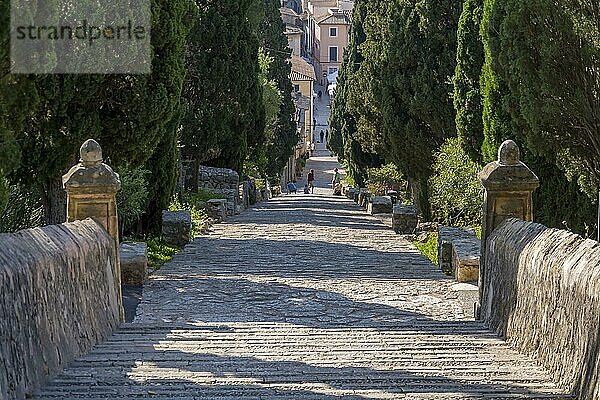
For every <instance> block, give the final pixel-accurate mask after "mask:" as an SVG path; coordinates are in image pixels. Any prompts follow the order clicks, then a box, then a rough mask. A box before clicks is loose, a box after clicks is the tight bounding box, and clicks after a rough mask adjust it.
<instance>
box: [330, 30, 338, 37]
mask: <svg viewBox="0 0 600 400" xmlns="http://www.w3.org/2000/svg"><path fill="white" fill-rule="evenodd" d="M329 37H337V28H329Z"/></svg>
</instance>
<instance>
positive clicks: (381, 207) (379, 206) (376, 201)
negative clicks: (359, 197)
mask: <svg viewBox="0 0 600 400" xmlns="http://www.w3.org/2000/svg"><path fill="white" fill-rule="evenodd" d="M367 212H368V213H369V214H390V213H391V212H392V199H391V198H389V197H388V196H373V197H372V198H371V199H370V201H369V203H368V205H367Z"/></svg>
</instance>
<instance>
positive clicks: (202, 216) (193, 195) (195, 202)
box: [169, 189, 226, 237]
mask: <svg viewBox="0 0 600 400" xmlns="http://www.w3.org/2000/svg"><path fill="white" fill-rule="evenodd" d="M224 198H226V196H225V195H223V194H219V193H213V192H210V191H208V190H205V189H198V191H197V192H186V193H184V194H183V196H182V200H181V201H180V200H179V199H178V198H177V196H174V197H173V200H172V201H171V205H170V206H169V211H182V210H185V211H189V212H190V215H191V217H192V237H196V236H200V235H202V234H203V233H204V229H205V227H206V222H207V221H208V218H209V217H208V214H207V213H206V202H207V201H208V200H211V199H224Z"/></svg>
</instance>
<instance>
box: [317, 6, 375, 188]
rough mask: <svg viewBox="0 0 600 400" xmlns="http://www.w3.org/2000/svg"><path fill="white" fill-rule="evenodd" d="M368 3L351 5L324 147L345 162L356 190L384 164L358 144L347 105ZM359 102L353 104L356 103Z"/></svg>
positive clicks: (356, 93)
mask: <svg viewBox="0 0 600 400" xmlns="http://www.w3.org/2000/svg"><path fill="white" fill-rule="evenodd" d="M368 2H369V1H368V0H357V1H356V2H355V3H354V11H353V16H352V26H351V29H350V39H349V43H348V48H347V49H346V51H345V52H344V62H343V63H342V67H341V69H340V72H339V76H338V85H337V90H336V94H335V98H334V100H333V106H332V112H331V117H330V128H331V130H330V133H329V136H328V138H327V139H328V140H327V147H328V148H329V149H330V150H331V151H333V152H334V153H337V154H338V155H339V157H340V158H341V159H343V160H345V161H346V164H347V166H348V170H347V171H346V172H347V173H348V175H350V176H351V177H352V179H353V180H354V181H355V182H356V184H357V185H358V186H364V185H365V183H366V178H367V169H368V168H370V167H377V166H380V165H381V164H382V163H383V159H382V158H381V157H380V156H378V155H377V154H374V153H372V152H368V151H365V150H364V149H363V146H362V145H361V143H360V142H359V141H358V127H357V123H356V119H355V114H353V112H352V111H353V110H352V109H351V107H350V105H349V96H350V95H351V94H350V90H352V87H353V85H354V82H353V78H355V77H356V74H357V71H358V70H359V66H360V65H361V63H362V62H363V60H364V58H363V56H362V54H361V52H360V49H359V47H360V45H361V44H362V43H364V42H365V40H366V35H365V32H364V29H363V24H364V21H365V18H366V17H367V12H368ZM352 94H353V95H354V96H357V95H359V92H357V91H354V92H353V93H352ZM359 101H360V100H358V99H357V100H356V102H357V103H358V102H359Z"/></svg>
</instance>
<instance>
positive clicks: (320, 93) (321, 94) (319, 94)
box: [317, 90, 323, 100]
mask: <svg viewBox="0 0 600 400" xmlns="http://www.w3.org/2000/svg"><path fill="white" fill-rule="evenodd" d="M317 96H319V100H321V96H323V92H321V91H320V90H319V93H317Z"/></svg>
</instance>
